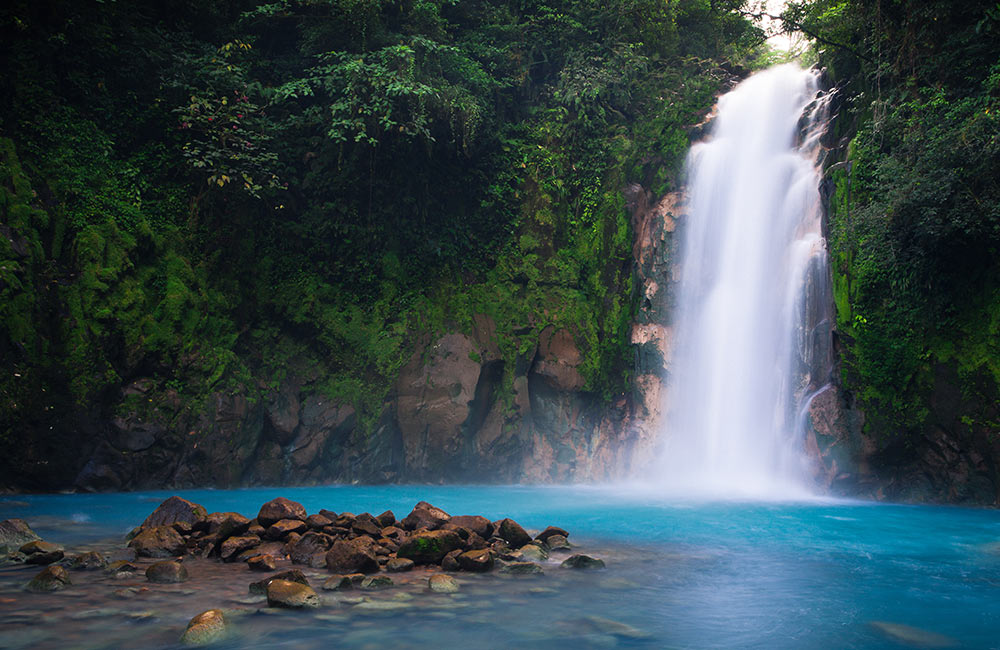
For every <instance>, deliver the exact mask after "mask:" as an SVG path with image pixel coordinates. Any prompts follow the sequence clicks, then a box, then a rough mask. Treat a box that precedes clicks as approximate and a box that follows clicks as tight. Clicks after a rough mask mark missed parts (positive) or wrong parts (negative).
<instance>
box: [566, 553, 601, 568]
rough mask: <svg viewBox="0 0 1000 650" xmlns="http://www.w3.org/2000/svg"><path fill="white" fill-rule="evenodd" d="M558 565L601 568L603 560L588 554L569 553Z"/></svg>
mask: <svg viewBox="0 0 1000 650" xmlns="http://www.w3.org/2000/svg"><path fill="white" fill-rule="evenodd" d="M559 566H561V567H562V568H564V569H603V568H604V560H599V559H597V558H594V557H590V556H589V555H582V554H580V555H570V556H569V557H568V558H566V559H565V560H563V562H562V564H560V565H559Z"/></svg>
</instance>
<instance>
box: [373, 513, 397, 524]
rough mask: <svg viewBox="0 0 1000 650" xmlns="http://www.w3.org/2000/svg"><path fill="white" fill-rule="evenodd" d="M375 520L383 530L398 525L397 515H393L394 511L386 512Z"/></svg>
mask: <svg viewBox="0 0 1000 650" xmlns="http://www.w3.org/2000/svg"><path fill="white" fill-rule="evenodd" d="M375 519H376V520H377V521H378V524H379V526H380V527H381V528H388V527H389V526H392V525H393V524H395V523H396V515H394V514H392V510H386V511H385V512H383V513H382V514H380V515H379V516H377V517H375Z"/></svg>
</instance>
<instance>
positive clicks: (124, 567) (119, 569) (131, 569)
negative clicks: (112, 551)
mask: <svg viewBox="0 0 1000 650" xmlns="http://www.w3.org/2000/svg"><path fill="white" fill-rule="evenodd" d="M138 570H139V567H137V566H136V565H134V564H132V563H131V562H129V561H127V560H118V561H117V562H112V563H111V564H109V565H108V566H106V567H104V572H105V573H107V574H110V575H113V576H116V575H118V574H120V573H121V574H128V573H135V572H136V571H138Z"/></svg>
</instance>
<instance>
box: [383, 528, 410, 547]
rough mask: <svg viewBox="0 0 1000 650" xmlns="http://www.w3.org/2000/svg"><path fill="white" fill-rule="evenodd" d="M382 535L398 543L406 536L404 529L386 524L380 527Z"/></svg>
mask: <svg viewBox="0 0 1000 650" xmlns="http://www.w3.org/2000/svg"><path fill="white" fill-rule="evenodd" d="M382 537H388V538H389V539H391V540H392V541H394V542H396V543H399V542H400V541H402V540H403V539H404V538H405V537H406V531H405V530H403V529H402V528H397V527H395V526H386V527H385V528H383V529H382Z"/></svg>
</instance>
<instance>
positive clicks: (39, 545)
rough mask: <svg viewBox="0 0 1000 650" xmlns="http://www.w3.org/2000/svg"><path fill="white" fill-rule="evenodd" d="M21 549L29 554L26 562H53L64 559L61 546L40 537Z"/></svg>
mask: <svg viewBox="0 0 1000 650" xmlns="http://www.w3.org/2000/svg"><path fill="white" fill-rule="evenodd" d="M19 550H20V552H21V553H24V554H25V555H26V556H27V558H26V559H25V560H24V562H25V564H52V563H53V562H58V561H59V560H61V559H63V548H62V547H61V546H59V545H58V544H53V543H52V542H43V541H42V540H40V539H39V540H36V541H33V542H28V543H27V544H24V545H22V546H21V548H20V549H19Z"/></svg>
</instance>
